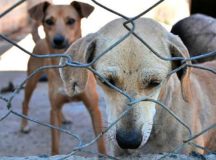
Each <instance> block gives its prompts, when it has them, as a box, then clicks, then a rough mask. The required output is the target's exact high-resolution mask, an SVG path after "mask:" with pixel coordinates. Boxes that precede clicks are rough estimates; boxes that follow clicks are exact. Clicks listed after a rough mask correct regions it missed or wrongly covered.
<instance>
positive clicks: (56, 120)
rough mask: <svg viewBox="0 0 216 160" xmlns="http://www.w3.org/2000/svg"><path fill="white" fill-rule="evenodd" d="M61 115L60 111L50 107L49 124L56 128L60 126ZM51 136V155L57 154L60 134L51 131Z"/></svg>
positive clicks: (56, 131)
mask: <svg viewBox="0 0 216 160" xmlns="http://www.w3.org/2000/svg"><path fill="white" fill-rule="evenodd" d="M61 116H62V114H61V110H60V109H56V108H54V107H52V109H51V112H50V123H51V125H54V126H56V127H60V126H61V122H62V117H61ZM51 136H52V139H51V140H52V149H51V153H52V155H56V154H59V144H60V132H59V131H58V130H56V129H53V128H52V129H51Z"/></svg>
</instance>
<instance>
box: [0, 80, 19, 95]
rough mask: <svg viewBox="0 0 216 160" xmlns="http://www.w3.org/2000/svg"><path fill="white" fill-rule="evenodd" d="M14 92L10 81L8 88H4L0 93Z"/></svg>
mask: <svg viewBox="0 0 216 160" xmlns="http://www.w3.org/2000/svg"><path fill="white" fill-rule="evenodd" d="M14 90H15V87H14V84H13V83H12V82H11V81H10V82H9V83H8V86H6V87H4V88H2V89H1V90H0V93H8V92H13V91H14Z"/></svg>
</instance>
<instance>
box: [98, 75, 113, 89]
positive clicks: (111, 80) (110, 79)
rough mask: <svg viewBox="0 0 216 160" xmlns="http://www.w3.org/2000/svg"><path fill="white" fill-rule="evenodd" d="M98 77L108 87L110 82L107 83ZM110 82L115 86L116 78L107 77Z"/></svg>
mask: <svg viewBox="0 0 216 160" xmlns="http://www.w3.org/2000/svg"><path fill="white" fill-rule="evenodd" d="M98 79H99V80H100V82H101V83H103V84H104V85H106V86H107V87H109V84H108V83H106V82H105V81H104V80H103V79H102V78H99V77H98ZM105 79H106V80H107V81H108V82H109V83H110V84H112V85H113V86H115V80H114V79H112V78H110V77H109V78H105Z"/></svg>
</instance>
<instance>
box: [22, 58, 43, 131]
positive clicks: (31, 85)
mask: <svg viewBox="0 0 216 160" xmlns="http://www.w3.org/2000/svg"><path fill="white" fill-rule="evenodd" d="M42 64H43V62H42V61H38V60H36V59H35V58H32V57H30V59H29V61H28V70H27V75H28V76H29V75H30V74H31V73H32V72H33V71H34V69H36V68H37V67H40V66H42ZM42 74H43V72H38V73H37V74H35V75H34V76H33V77H32V78H30V79H29V80H28V81H27V82H26V86H25V89H24V100H23V106H22V113H23V115H25V116H28V112H29V102H30V99H31V96H32V93H33V91H34V89H35V88H36V85H37V82H38V80H39V78H40V77H41V75H42ZM21 131H22V132H23V133H28V132H29V131H30V128H29V126H28V121H27V120H26V119H22V122H21Z"/></svg>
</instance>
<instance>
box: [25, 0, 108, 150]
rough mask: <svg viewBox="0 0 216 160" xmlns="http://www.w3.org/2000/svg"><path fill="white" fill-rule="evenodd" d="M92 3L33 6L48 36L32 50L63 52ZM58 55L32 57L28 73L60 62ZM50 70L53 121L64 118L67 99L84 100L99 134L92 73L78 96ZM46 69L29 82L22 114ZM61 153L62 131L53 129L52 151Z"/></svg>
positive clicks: (58, 122)
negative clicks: (65, 90) (64, 85)
mask: <svg viewBox="0 0 216 160" xmlns="http://www.w3.org/2000/svg"><path fill="white" fill-rule="evenodd" d="M93 9H94V8H93V7H92V6H90V5H88V4H85V3H81V2H77V1H74V2H72V3H71V5H51V4H49V3H47V2H44V3H41V4H39V5H37V6H35V7H33V8H32V9H31V10H30V11H29V13H30V15H31V17H32V18H34V19H35V20H37V21H41V22H42V24H43V26H44V30H45V33H46V38H45V39H43V40H39V41H38V42H37V44H36V46H35V48H34V50H33V53H34V54H38V55H39V54H45V53H63V52H64V51H65V49H67V48H68V46H69V45H70V44H72V43H73V42H74V41H75V40H77V39H78V38H80V37H81V19H82V18H83V17H88V16H89V15H90V14H91V12H92V11H93ZM58 64H59V58H52V59H51V58H48V59H41V58H33V57H31V58H30V59H29V62H28V71H27V72H28V73H27V74H28V75H30V74H31V73H32V72H33V71H34V70H35V69H37V68H38V67H41V66H44V65H58ZM46 73H47V74H48V86H49V99H50V103H51V112H50V123H51V124H52V125H55V126H59V127H60V126H61V123H62V121H64V117H63V114H62V113H61V109H62V106H63V104H64V103H67V102H70V101H83V103H84V104H85V106H86V107H87V109H88V111H89V113H90V115H91V118H92V123H93V127H94V131H95V134H96V135H98V134H99V133H100V132H101V130H102V118H101V113H100V111H99V107H98V94H97V92H96V81H95V78H94V76H93V74H91V75H90V76H89V78H88V82H87V86H86V88H85V90H84V91H83V92H82V93H80V94H79V95H77V96H74V97H68V96H67V95H66V94H65V92H64V90H63V85H62V80H61V79H60V76H59V72H58V70H56V69H49V70H47V71H46ZM42 74H43V72H39V73H37V74H36V75H35V76H33V77H32V78H31V79H30V80H29V81H27V83H26V87H25V93H24V94H25V95H24V101H23V114H24V115H28V110H29V101H30V98H31V95H32V93H33V90H34V89H35V87H36V84H37V82H38V79H39V78H40V77H41V75H42ZM21 130H22V131H23V132H28V131H29V127H28V123H27V120H25V119H23V120H22V124H21ZM98 149H99V152H100V153H105V146H104V142H103V139H102V138H101V139H100V140H99V141H98ZM58 153H59V131H57V130H55V129H52V154H58Z"/></svg>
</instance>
